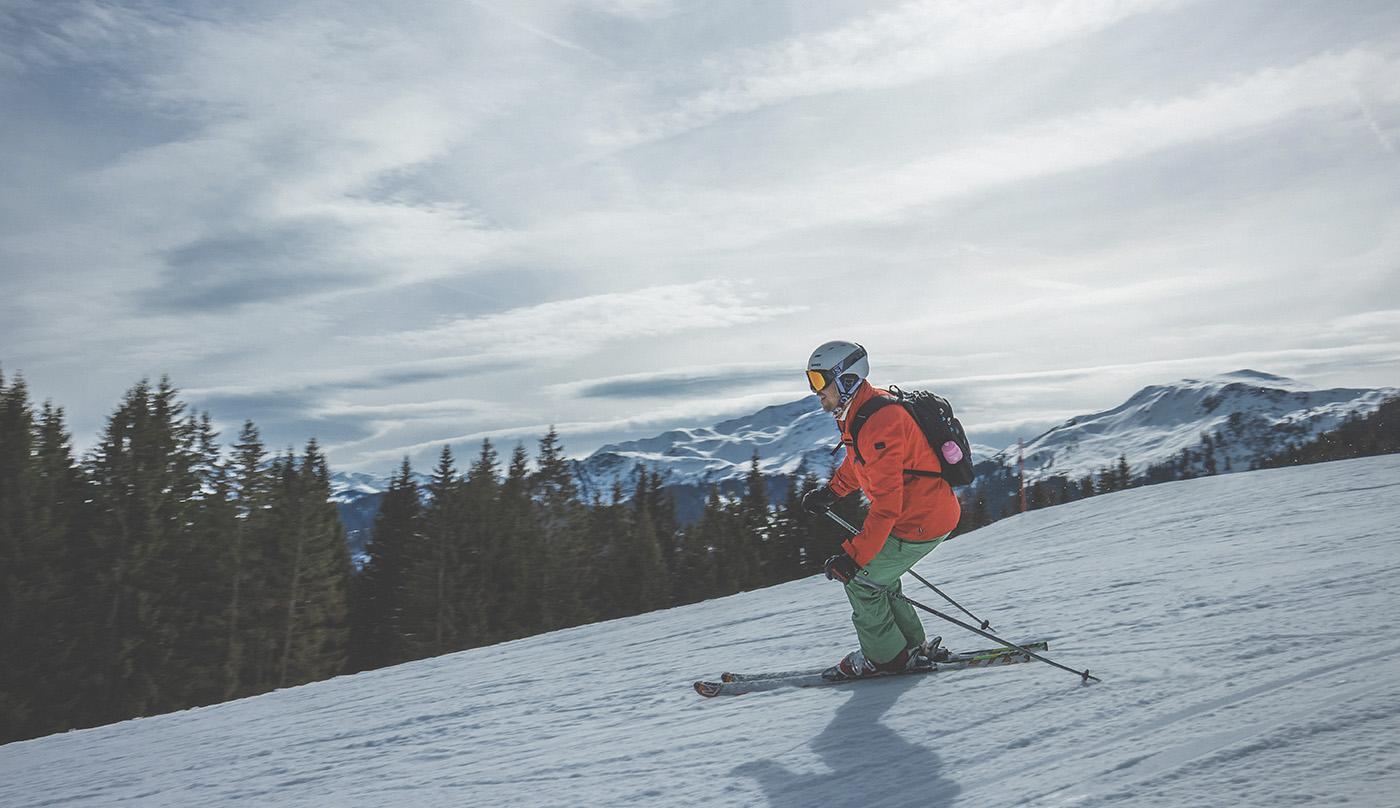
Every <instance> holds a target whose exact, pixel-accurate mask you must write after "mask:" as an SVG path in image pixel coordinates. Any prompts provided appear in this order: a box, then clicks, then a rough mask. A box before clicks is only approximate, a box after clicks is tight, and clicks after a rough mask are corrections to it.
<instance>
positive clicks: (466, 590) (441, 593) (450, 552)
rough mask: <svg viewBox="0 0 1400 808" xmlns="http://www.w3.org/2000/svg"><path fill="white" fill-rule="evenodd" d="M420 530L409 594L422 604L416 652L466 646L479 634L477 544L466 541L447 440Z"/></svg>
mask: <svg viewBox="0 0 1400 808" xmlns="http://www.w3.org/2000/svg"><path fill="white" fill-rule="evenodd" d="M422 534H423V540H422V545H421V551H420V552H419V553H418V555H417V557H416V558H415V559H414V565H415V569H416V572H415V574H414V576H413V583H412V584H411V589H412V591H413V593H414V597H415V598H416V599H418V600H419V601H420V602H421V603H422V604H423V605H422V607H420V613H421V619H422V620H423V621H424V622H423V623H422V625H421V633H420V634H419V636H418V637H416V647H417V650H418V654H419V655H420V656H437V655H439V654H444V653H447V652H449V651H460V650H462V649H463V648H468V647H471V646H472V645H473V644H474V641H475V639H476V637H477V636H478V634H479V629H478V627H477V626H476V625H475V621H476V620H477V617H478V614H479V603H478V597H477V596H478V595H479V592H478V591H477V590H476V588H475V587H474V586H473V585H472V582H473V579H475V578H476V577H477V564H478V561H479V559H478V558H477V557H476V556H477V555H478V549H479V548H476V547H472V546H470V545H469V544H468V542H467V531H466V514H465V513H464V508H463V501H462V480H461V477H460V476H459V475H458V473H457V466H456V461H455V460H454V459H453V457H452V448H451V447H450V446H444V447H443V450H442V454H441V456H440V457H439V460H438V466H437V468H436V469H435V470H434V471H433V477H432V481H431V482H430V483H429V484H428V504H427V506H426V508H425V509H424V512H423V527H422Z"/></svg>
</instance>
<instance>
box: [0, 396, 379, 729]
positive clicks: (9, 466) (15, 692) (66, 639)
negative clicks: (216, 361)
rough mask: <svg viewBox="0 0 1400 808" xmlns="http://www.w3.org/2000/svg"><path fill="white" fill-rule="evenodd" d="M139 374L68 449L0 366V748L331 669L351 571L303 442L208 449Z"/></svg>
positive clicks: (61, 433) (64, 437)
mask: <svg viewBox="0 0 1400 808" xmlns="http://www.w3.org/2000/svg"><path fill="white" fill-rule="evenodd" d="M216 438H217V434H216V433H215V432H214V430H213V428H212V427H211V425H210V419H209V416H208V415H207V414H204V415H201V416H196V415H194V414H190V413H187V412H186V407H185V405H184V404H183V403H181V402H180V401H178V399H177V397H176V391H175V389H174V388H173V387H171V385H170V383H169V381H168V380H162V381H161V382H160V383H159V384H156V385H152V384H150V383H149V382H147V381H143V382H141V383H139V384H137V385H136V386H134V387H133V388H131V390H129V391H128V392H127V393H126V395H125V396H124V397H123V399H122V402H121V404H120V406H119V407H118V408H117V410H116V411H115V412H114V413H113V414H112V415H111V416H110V417H109V418H108V419H107V421H106V426H105V428H104V430H103V431H102V433H101V435H100V438H99V441H98V444H97V446H96V448H95V449H93V450H92V451H91V453H90V454H89V455H88V456H86V457H84V458H82V459H81V460H78V459H75V458H74V455H73V449H72V445H71V441H70V436H69V434H68V432H67V430H66V427H65V424H64V419H63V411H62V409H60V408H57V407H54V406H53V405H52V404H51V403H45V404H44V405H43V406H42V407H41V408H37V409H36V408H35V407H33V406H32V405H31V404H30V402H29V399H28V391H27V388H26V385H25V382H24V381H23V379H22V378H15V379H13V380H10V381H9V382H8V383H7V382H6V380H5V379H4V378H3V377H0V648H3V654H0V742H3V741H10V740H16V739H20V738H28V737H34V736H37V735H42V734H46V733H50V732H57V731H62V730H65V729H70V728H75V727H84V726H94V725H98V724H105V723H110V722H113V721H119V720H122V719H126V718H131V717H134V716H140V715H151V714H155V713H160V712H168V711H171V710H177V709H181V708H186V707H191V706H195V705H202V704H210V703H214V702H217V701H223V700H226V699H230V698H237V697H240V696H247V695H252V694H254V693H261V692H264V691H267V690H271V689H273V688H277V687H284V686H290V685H296V684H302V683H305V682H309V681H312V680H315V679H321V678H325V677H327V676H330V675H334V674H336V673H339V672H341V671H343V670H344V668H345V660H346V657H347V652H348V644H347V640H348V633H347V631H346V629H345V618H346V595H347V592H348V590H349V586H350V580H351V569H350V561H349V556H348V551H347V550H346V544H345V534H344V531H343V529H342V528H341V526H340V521H339V517H338V514H337V512H336V508H335V505H334V503H333V502H331V500H330V472H329V469H328V467H327V464H326V459H325V456H324V455H323V454H322V453H321V451H320V449H319V447H318V446H317V444H316V442H315V441H314V440H313V441H311V442H309V443H308V444H307V445H306V447H305V450H304V451H303V452H301V453H300V454H297V453H294V452H293V451H292V450H290V449H289V450H287V451H286V452H285V453H281V454H275V455H272V454H269V452H268V451H267V449H266V447H264V446H263V444H262V442H261V441H260V440H259V436H258V431H257V428H256V427H255V426H254V425H253V424H252V423H247V424H245V426H244V428H243V430H242V432H241V434H240V435H239V437H238V440H237V442H235V443H234V444H233V445H232V446H231V447H230V448H231V452H230V453H229V454H227V455H226V454H225V452H224V451H223V450H222V449H221V448H220V446H219V445H218V444H217V442H216Z"/></svg>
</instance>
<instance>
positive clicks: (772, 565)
mask: <svg viewBox="0 0 1400 808" xmlns="http://www.w3.org/2000/svg"><path fill="white" fill-rule="evenodd" d="M759 461H760V459H759V456H758V451H757V450H755V451H754V453H753V457H752V458H751V460H750V462H749V473H748V476H747V477H746V478H745V479H744V493H743V495H742V496H741V497H740V498H739V501H738V502H737V503H736V505H737V513H736V516H737V517H738V522H739V531H738V534H737V536H736V539H737V541H738V542H739V543H741V544H742V545H746V547H745V550H744V551H743V552H742V553H741V555H742V558H743V559H746V560H747V561H748V563H750V564H752V565H753V567H752V570H751V571H750V573H749V574H748V575H745V576H743V577H742V585H743V586H746V587H747V586H756V585H762V584H771V583H777V582H778V581H779V580H781V579H780V578H779V577H777V576H776V574H775V571H776V569H777V566H778V554H779V551H778V548H777V546H776V542H775V539H774V535H773V511H772V508H771V506H770V503H769V500H768V481H767V480H765V479H764V477H763V471H762V468H761V466H760V462H759ZM736 549H738V548H737V547H736Z"/></svg>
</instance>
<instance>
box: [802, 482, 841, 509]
mask: <svg viewBox="0 0 1400 808" xmlns="http://www.w3.org/2000/svg"><path fill="white" fill-rule="evenodd" d="M840 501H841V498H840V497H838V496H836V492H835V491H832V490H831V486H828V485H824V486H822V487H821V488H813V489H812V490H811V491H808V492H807V493H806V495H804V496H803V497H802V510H804V511H806V512H807V513H810V514H812V515H813V516H816V515H819V514H822V513H825V512H826V511H829V510H831V506H832V505H835V504H836V503H837V502H840Z"/></svg>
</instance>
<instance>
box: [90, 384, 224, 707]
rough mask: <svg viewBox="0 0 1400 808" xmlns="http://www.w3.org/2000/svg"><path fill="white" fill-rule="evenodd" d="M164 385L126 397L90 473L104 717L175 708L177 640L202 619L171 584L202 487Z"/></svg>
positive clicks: (179, 407)
mask: <svg viewBox="0 0 1400 808" xmlns="http://www.w3.org/2000/svg"><path fill="white" fill-rule="evenodd" d="M183 412H184V405H183V404H182V403H181V402H179V401H178V400H177V399H176V391H175V389H174V388H173V387H171V385H170V383H169V381H168V380H167V379H162V380H161V382H160V384H159V385H158V386H157V387H155V388H154V389H153V388H152V387H151V386H150V384H149V383H148V382H146V381H142V382H141V383H139V384H138V385H136V386H135V387H134V388H132V389H131V390H130V391H128V393H127V395H126V397H125V399H124V400H123V402H122V404H121V406H120V407H119V408H118V409H117V411H116V413H114V414H113V415H112V416H111V417H110V418H109V419H108V422H107V429H106V431H105V432H104V434H103V437H102V439H101V441H100V443H99V445H98V448H97V450H96V452H95V454H94V458H93V463H92V475H93V479H94V482H95V483H96V485H97V489H96V491H95V492H94V495H95V502H96V505H97V507H98V508H99V509H100V514H99V515H98V517H97V521H96V523H95V527H94V530H95V537H96V545H97V552H98V557H99V558H100V559H101V561H100V565H99V566H100V568H101V569H103V570H105V571H106V572H105V574H104V575H103V576H102V579H101V580H100V581H97V582H94V584H95V585H96V586H97V587H98V588H99V589H100V590H101V591H102V592H103V594H104V596H105V598H106V599H107V603H108V604H109V606H108V610H107V616H106V619H105V623H106V625H105V626H104V632H105V635H106V638H107V643H106V651H105V658H104V668H105V670H104V675H103V678H104V692H105V706H106V714H105V715H103V716H102V718H103V719H105V720H118V719H121V718H129V717H131V716H134V715H149V714H151V713H154V712H160V711H165V710H169V709H175V708H178V707H180V706H183V705H182V704H181V703H180V699H179V694H178V693H177V692H175V691H176V690H177V688H178V685H177V684H176V683H175V682H176V675H175V674H176V670H177V666H176V664H175V656H176V654H177V653H178V652H179V648H180V646H179V637H180V635H181V634H182V633H184V632H186V631H188V630H191V629H190V626H189V624H190V623H191V622H202V618H203V615H202V614H200V613H199V611H198V609H197V608H191V606H190V604H189V603H187V602H186V599H187V598H188V597H189V595H190V591H189V590H188V589H186V588H184V587H181V586H172V582H177V581H178V579H177V575H178V570H179V569H180V567H181V558H180V555H181V550H182V547H184V546H185V545H186V544H187V543H189V542H191V537H190V536H189V533H188V526H189V525H190V524H192V523H193V522H194V521H195V516H196V513H195V508H196V506H195V504H194V502H195V497H196V492H197V491H198V490H199V486H200V481H199V478H198V475H197V473H196V471H195V465H196V463H197V457H196V454H195V443H196V435H197V433H196V430H195V428H194V425H193V423H192V422H191V421H187V420H184V419H183V418H182V416H183Z"/></svg>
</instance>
